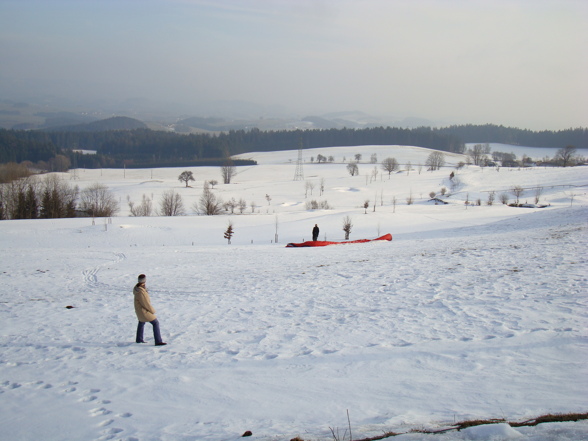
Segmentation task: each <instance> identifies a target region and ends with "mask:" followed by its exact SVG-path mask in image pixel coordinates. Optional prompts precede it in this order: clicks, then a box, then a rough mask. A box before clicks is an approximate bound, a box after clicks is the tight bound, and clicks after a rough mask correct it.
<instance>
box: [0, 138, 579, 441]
mask: <svg viewBox="0 0 588 441" xmlns="http://www.w3.org/2000/svg"><path fill="white" fill-rule="evenodd" d="M492 147H493V150H498V151H504V152H511V151H513V152H515V153H516V154H517V155H518V156H519V157H520V156H521V155H522V152H524V151H528V152H530V151H531V150H524V148H521V147H516V148H513V147H511V146H500V145H493V146H492ZM540 152H541V153H542V154H541V155H540V156H537V155H535V154H530V153H527V154H528V155H529V156H532V157H537V159H539V158H541V157H543V156H553V154H554V152H555V150H554V149H553V150H549V149H548V150H547V151H546V150H544V149H541V150H540ZM543 152H545V153H543ZM358 153H360V154H362V158H363V159H362V163H361V164H360V165H359V168H360V175H359V176H354V177H351V176H349V174H348V173H347V171H346V168H345V164H343V163H342V161H343V157H345V158H346V159H347V160H348V159H350V158H352V157H353V156H354V155H355V154H358ZM373 153H376V154H377V158H378V162H380V161H381V160H383V159H384V158H386V157H388V156H392V157H395V158H396V159H397V160H398V162H400V163H402V164H407V163H408V162H410V163H411V164H412V167H413V170H412V171H410V172H407V171H406V170H404V171H403V172H401V173H395V174H393V175H392V176H391V177H390V179H389V178H388V176H387V175H382V170H379V173H378V175H377V176H376V177H375V178H374V177H372V176H371V173H372V171H373V169H374V164H369V158H370V156H371V155H372V154H373ZM429 153H430V151H429V150H426V149H420V148H415V147H399V146H364V147H345V148H343V147H339V148H337V147H333V148H329V149H315V150H314V151H310V150H309V151H304V157H305V161H306V162H305V163H304V177H305V180H304V181H293V178H294V173H295V164H296V157H297V156H296V155H297V152H296V151H291V152H276V153H259V154H247V155H243V156H244V157H251V158H253V159H255V160H257V161H258V163H259V165H258V166H255V167H244V168H240V169H239V173H238V174H237V176H236V177H235V178H234V182H233V183H232V184H229V185H223V184H219V185H217V186H216V187H215V189H214V192H215V194H217V195H218V196H219V197H222V198H223V199H224V200H228V199H230V198H231V197H234V198H236V199H237V200H238V199H239V198H243V199H245V200H246V201H247V203H248V208H247V210H245V212H244V213H243V214H234V215H223V216H210V217H209V216H195V215H194V212H193V210H192V209H191V207H192V205H193V204H194V202H196V201H197V200H198V198H199V196H200V193H201V190H202V184H203V181H204V180H209V179H216V180H218V181H221V179H220V173H219V169H218V168H194V169H190V170H192V171H193V172H194V176H195V178H196V182H193V183H191V187H189V188H186V187H185V186H184V184H183V183H181V182H178V180H177V177H178V175H179V174H180V173H181V171H183V170H184V169H153V170H126V171H123V170H78V171H77V172H76V173H75V174H74V173H70V174H68V175H65V177H66V179H70V178H74V177H75V178H76V179H72V180H71V183H72V184H73V183H75V184H77V185H79V186H80V188H84V187H86V186H88V185H91V184H93V183H95V182H101V183H105V184H107V185H108V187H109V188H110V189H111V190H112V191H113V192H115V194H116V195H117V197H118V199H119V200H120V206H121V211H120V213H119V216H118V217H113V218H112V219H96V220H92V219H88V218H85V219H83V218H78V219H60V220H34V221H27V220H21V221H2V222H0V249H1V252H2V267H1V269H0V348H1V350H0V427H1V430H0V440H6V441H8V440H11V441H14V440H108V439H114V440H125V441H148V440H153V441H155V440H165V441H168V440H169V441H177V440H185V441H187V440H215V441H216V440H236V439H240V437H241V435H242V434H243V433H244V432H245V431H247V430H250V431H251V432H252V433H253V435H252V436H251V438H249V439H253V440H263V441H269V440H276V441H277V440H280V441H282V440H290V439H292V438H294V437H296V436H299V437H300V438H302V439H304V440H328V439H333V436H332V433H331V429H333V430H334V431H335V433H336V434H338V436H339V438H340V439H341V440H343V439H349V433H348V432H346V430H347V428H348V424H349V423H348V419H347V412H349V418H350V422H351V430H352V435H353V439H361V438H365V437H373V436H378V435H381V434H383V433H384V432H388V431H395V432H402V433H406V434H404V435H401V436H398V437H394V438H390V439H393V440H401V441H406V440H411V441H413V440H418V441H421V440H432V441H438V440H472V439H473V440H487V439H496V440H502V439H517V440H521V439H522V440H582V439H588V423H587V422H586V421H583V422H577V423H553V424H542V425H539V426H536V427H522V428H510V426H507V425H505V424H497V425H492V426H480V427H474V428H471V429H467V430H464V431H461V432H448V433H445V434H439V435H425V434H419V433H407V432H409V431H411V429H437V428H443V427H449V426H451V425H452V424H453V423H454V422H455V421H463V420H466V419H489V418H504V419H506V420H508V421H524V420H526V419H530V418H534V417H537V416H539V415H542V414H547V413H564V412H586V411H587V410H588V398H587V397H588V370H587V368H586V366H587V362H588V350H587V349H588V347H587V346H588V345H587V343H588V320H587V315H588V309H587V306H588V305H587V297H586V294H587V292H588V271H587V270H588V265H587V253H586V249H587V248H588V235H587V220H588V187H587V185H588V173H587V171H586V168H582V167H575V168H567V169H560V168H557V169H554V168H548V169H545V168H532V169H521V170H518V169H512V170H510V169H504V168H501V169H500V170H499V171H497V170H496V169H490V168H485V169H480V168H478V167H473V166H470V167H465V168H463V169H461V170H459V171H457V170H455V169H454V168H452V167H449V166H453V165H455V164H457V163H458V162H459V161H460V160H463V157H461V156H459V155H447V157H446V160H447V166H448V167H446V168H443V169H442V170H440V171H435V172H427V171H426V170H425V169H424V167H423V169H422V170H421V171H420V173H419V170H418V164H424V162H425V160H426V158H427V156H428V155H429ZM580 153H581V154H583V155H584V156H587V155H586V152H580ZM318 154H322V155H324V156H331V155H332V156H334V158H335V162H336V163H334V164H311V163H310V156H311V155H313V156H315V157H316V155H318ZM451 171H455V172H456V176H457V177H458V178H459V182H460V183H461V184H460V185H459V186H457V187H456V188H454V189H451V181H450V180H449V174H450V172H451ZM321 179H324V194H323V195H322V196H319V187H320V182H321ZM306 181H309V182H312V183H314V184H315V187H314V189H313V194H312V195H311V194H310V192H309V194H308V197H306V198H305V182H306ZM515 185H518V186H521V187H523V188H524V189H525V192H524V194H523V195H522V196H521V202H528V203H530V204H531V203H534V199H535V196H536V194H537V193H538V191H537V189H538V188H540V189H541V191H540V192H539V193H540V195H539V198H540V200H539V204H544V205H548V206H547V207H545V208H512V207H507V206H504V205H503V204H501V203H500V201H499V195H500V194H501V193H503V192H506V193H509V200H510V201H511V202H513V201H514V196H513V195H512V193H510V189H511V188H512V187H513V186H515ZM442 187H446V188H447V189H448V190H451V191H450V194H451V195H450V196H449V197H446V198H445V199H446V200H447V202H449V203H448V204H447V205H435V204H434V203H431V202H428V199H429V196H428V195H429V193H430V192H431V191H434V192H436V193H437V194H439V193H440V190H441V188H442ZM169 189H174V190H175V191H177V192H178V193H180V194H181V196H182V198H183V201H184V205H185V207H186V211H187V212H188V214H190V215H188V216H182V217H174V218H163V217H145V218H136V217H129V216H128V213H129V211H128V205H127V196H128V197H129V198H130V199H131V200H133V201H135V202H137V203H138V202H140V200H141V197H142V195H143V194H145V195H146V196H147V197H149V198H153V199H154V206H156V207H157V205H158V202H159V198H160V197H161V194H162V193H163V192H164V191H166V190H169ZM491 191H494V192H496V201H495V203H494V205H492V206H489V205H487V204H486V202H487V199H488V194H489V192H491ZM266 195H269V196H270V200H269V201H268V199H266ZM411 195H412V197H413V198H414V204H412V205H407V202H406V199H407V198H408V197H410V196H411ZM311 199H316V200H318V201H323V200H326V201H328V203H329V205H330V206H331V207H333V208H332V209H331V210H315V211H311V210H307V209H306V202H307V201H309V200H311ZM368 199H369V200H370V204H369V207H368V208H367V213H366V212H365V211H366V210H365V209H364V208H363V204H364V201H365V200H368ZM394 199H395V200H396V204H394V203H393V200H394ZM477 199H480V200H481V204H482V205H480V206H476V205H467V206H466V205H465V204H464V201H465V200H469V201H472V202H474V203H475V202H476V201H477ZM374 201H376V202H377V205H376V207H375V211H374V210H373V208H374ZM251 202H253V203H254V205H255V207H254V209H253V211H254V212H253V213H252V209H251V207H250V204H251ZM345 216H350V217H351V218H352V221H353V225H354V226H353V229H352V232H351V236H350V239H360V238H373V237H376V236H378V235H381V234H385V233H392V235H393V236H394V240H393V241H392V242H384V243H369V244H357V245H339V246H330V247H325V248H304V249H297V248H286V247H285V245H286V244H287V243H288V242H300V241H303V240H309V239H310V236H311V229H312V227H313V226H314V224H315V223H316V224H318V225H319V227H320V229H321V233H320V235H319V238H320V239H321V240H323V239H327V240H342V239H343V234H344V233H343V231H342V221H343V218H344V217H345ZM229 219H230V220H231V221H232V222H233V224H234V228H235V235H234V237H233V240H232V244H231V245H228V244H227V241H226V240H225V239H224V238H223V233H224V231H225V229H226V227H227V223H228V220H229ZM276 234H277V236H278V243H275V238H276ZM140 273H145V274H147V287H148V289H149V292H150V295H151V300H152V303H153V305H154V306H155V308H156V309H157V313H158V314H157V315H158V318H159V320H160V323H161V328H162V334H163V338H164V341H167V342H168V346H164V347H155V346H153V345H152V343H153V336H152V333H151V327H150V325H147V326H146V333H145V336H146V338H147V340H148V344H147V345H139V344H135V343H134V333H135V329H136V318H135V314H134V310H133V297H132V292H131V291H132V288H133V286H134V284H135V282H136V278H137V275H138V274H140ZM66 306H73V307H74V308H72V309H67V308H66Z"/></svg>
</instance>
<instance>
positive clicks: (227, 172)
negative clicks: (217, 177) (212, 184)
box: [221, 157, 237, 184]
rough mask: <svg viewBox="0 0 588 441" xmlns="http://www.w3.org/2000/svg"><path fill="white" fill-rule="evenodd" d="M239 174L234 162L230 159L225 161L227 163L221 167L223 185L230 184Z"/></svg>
mask: <svg viewBox="0 0 588 441" xmlns="http://www.w3.org/2000/svg"><path fill="white" fill-rule="evenodd" d="M236 173H237V169H236V167H235V165H234V164H233V161H232V160H231V158H230V157H227V158H226V159H225V163H224V164H223V165H222V166H221V175H222V177H223V183H225V184H230V183H231V180H232V179H233V177H234V176H235V174H236Z"/></svg>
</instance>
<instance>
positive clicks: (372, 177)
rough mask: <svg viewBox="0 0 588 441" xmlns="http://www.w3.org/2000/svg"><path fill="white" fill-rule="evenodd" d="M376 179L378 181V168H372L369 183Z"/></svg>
mask: <svg viewBox="0 0 588 441" xmlns="http://www.w3.org/2000/svg"><path fill="white" fill-rule="evenodd" d="M377 179H378V167H374V169H373V170H372V175H371V178H370V182H372V181H375V180H377Z"/></svg>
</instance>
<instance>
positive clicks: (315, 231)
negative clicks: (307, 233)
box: [312, 224, 319, 242]
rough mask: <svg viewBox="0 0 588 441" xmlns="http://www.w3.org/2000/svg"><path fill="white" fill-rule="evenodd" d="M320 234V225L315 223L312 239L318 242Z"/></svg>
mask: <svg viewBox="0 0 588 441" xmlns="http://www.w3.org/2000/svg"><path fill="white" fill-rule="evenodd" d="M318 235H319V227H318V225H317V224H314V228H313V229H312V240H313V241H314V242H316V241H317V240H318Z"/></svg>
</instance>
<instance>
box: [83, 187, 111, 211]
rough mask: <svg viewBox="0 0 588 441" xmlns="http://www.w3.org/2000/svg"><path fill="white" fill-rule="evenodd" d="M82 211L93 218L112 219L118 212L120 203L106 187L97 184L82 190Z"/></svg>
mask: <svg viewBox="0 0 588 441" xmlns="http://www.w3.org/2000/svg"><path fill="white" fill-rule="evenodd" d="M80 209H81V210H83V211H85V212H87V213H88V214H89V215H90V216H93V217H110V216H114V215H115V214H116V213H117V212H118V202H117V200H116V197H115V196H114V193H113V192H112V191H110V190H109V189H108V187H107V186H106V185H104V184H100V183H96V184H92V185H91V186H89V187H87V188H85V189H84V190H82V193H81V194H80Z"/></svg>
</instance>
